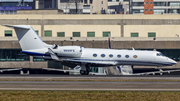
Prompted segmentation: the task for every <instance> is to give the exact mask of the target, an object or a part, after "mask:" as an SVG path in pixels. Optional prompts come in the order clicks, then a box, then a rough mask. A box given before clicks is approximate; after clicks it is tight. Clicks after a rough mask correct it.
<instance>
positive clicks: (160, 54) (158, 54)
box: [156, 53, 165, 56]
mask: <svg viewBox="0 0 180 101" xmlns="http://www.w3.org/2000/svg"><path fill="white" fill-rule="evenodd" d="M156 56H165V55H164V54H162V53H157V54H156Z"/></svg>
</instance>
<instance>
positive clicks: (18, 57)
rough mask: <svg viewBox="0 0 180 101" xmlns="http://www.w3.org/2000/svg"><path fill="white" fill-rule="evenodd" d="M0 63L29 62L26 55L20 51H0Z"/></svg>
mask: <svg viewBox="0 0 180 101" xmlns="http://www.w3.org/2000/svg"><path fill="white" fill-rule="evenodd" d="M0 54H1V55H0V61H29V60H30V58H29V56H28V55H26V54H23V53H22V52H21V49H0Z"/></svg>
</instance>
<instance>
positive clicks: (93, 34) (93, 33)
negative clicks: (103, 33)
mask: <svg viewBox="0 0 180 101" xmlns="http://www.w3.org/2000/svg"><path fill="white" fill-rule="evenodd" d="M87 37H95V32H87Z"/></svg>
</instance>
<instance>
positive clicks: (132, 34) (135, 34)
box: [131, 33, 139, 37]
mask: <svg viewBox="0 0 180 101" xmlns="http://www.w3.org/2000/svg"><path fill="white" fill-rule="evenodd" d="M131 37H139V34H138V33H131Z"/></svg>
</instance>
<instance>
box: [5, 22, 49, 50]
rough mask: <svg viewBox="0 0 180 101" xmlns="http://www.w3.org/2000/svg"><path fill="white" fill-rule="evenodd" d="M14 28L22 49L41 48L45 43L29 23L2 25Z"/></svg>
mask: <svg viewBox="0 0 180 101" xmlns="http://www.w3.org/2000/svg"><path fill="white" fill-rule="evenodd" d="M2 26H6V27H10V28H14V29H15V32H16V35H17V38H18V40H19V44H20V46H21V48H22V50H31V49H41V48H44V47H45V45H46V44H45V43H44V42H43V41H42V40H41V38H40V37H39V36H38V35H37V33H36V32H35V31H34V29H33V28H32V27H31V26H29V25H2Z"/></svg>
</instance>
